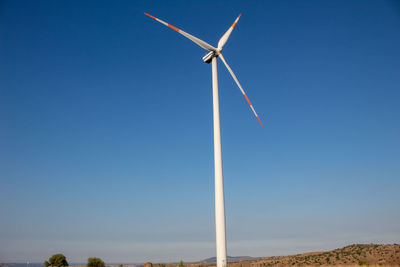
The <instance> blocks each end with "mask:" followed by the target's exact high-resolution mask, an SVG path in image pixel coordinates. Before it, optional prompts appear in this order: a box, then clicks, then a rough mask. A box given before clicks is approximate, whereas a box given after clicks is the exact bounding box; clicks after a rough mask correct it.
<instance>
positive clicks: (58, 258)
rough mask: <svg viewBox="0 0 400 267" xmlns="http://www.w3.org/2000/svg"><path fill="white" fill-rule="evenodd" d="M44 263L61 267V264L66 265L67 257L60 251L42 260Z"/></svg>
mask: <svg viewBox="0 0 400 267" xmlns="http://www.w3.org/2000/svg"><path fill="white" fill-rule="evenodd" d="M44 265H45V266H46V267H49V266H55V267H61V266H68V262H67V259H66V258H65V256H64V255H63V254H61V253H59V254H54V255H53V256H51V257H50V259H49V260H48V261H45V262H44Z"/></svg>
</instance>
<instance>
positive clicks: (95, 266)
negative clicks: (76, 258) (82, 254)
mask: <svg viewBox="0 0 400 267" xmlns="http://www.w3.org/2000/svg"><path fill="white" fill-rule="evenodd" d="M104 266H105V264H104V261H102V260H101V259H99V258H89V259H88V263H87V267H104Z"/></svg>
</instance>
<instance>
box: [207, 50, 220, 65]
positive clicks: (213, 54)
mask: <svg viewBox="0 0 400 267" xmlns="http://www.w3.org/2000/svg"><path fill="white" fill-rule="evenodd" d="M221 50H222V48H221V49H217V50H216V51H210V52H209V53H207V54H206V55H205V56H204V57H203V61H204V63H207V64H210V63H211V61H212V59H213V57H218V56H219V55H220V54H221Z"/></svg>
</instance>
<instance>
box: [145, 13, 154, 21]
mask: <svg viewBox="0 0 400 267" xmlns="http://www.w3.org/2000/svg"><path fill="white" fill-rule="evenodd" d="M143 13H144V14H145V15H146V16H149V17H150V18H152V19H155V20H156V19H157V18H156V17H153V16H152V15H150V14H147V13H146V12H143Z"/></svg>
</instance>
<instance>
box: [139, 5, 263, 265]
mask: <svg viewBox="0 0 400 267" xmlns="http://www.w3.org/2000/svg"><path fill="white" fill-rule="evenodd" d="M144 14H145V15H146V16H149V17H150V18H152V19H155V20H156V21H158V22H160V23H162V24H164V25H165V26H167V27H170V28H171V29H173V30H175V31H177V32H178V33H180V34H182V35H183V36H185V37H186V38H188V39H190V40H192V41H193V42H194V43H196V44H197V45H199V46H200V47H202V48H204V49H205V50H207V51H209V53H207V54H206V55H205V56H204V57H203V61H204V62H205V63H208V64H209V63H212V85H213V117H214V172H215V227H216V248H217V267H226V265H227V261H226V237H225V204H224V182H223V178H222V157H221V130H220V122H219V99H218V74H217V58H220V59H221V60H222V62H223V63H224V64H225V67H226V68H227V69H228V71H229V73H230V74H231V75H232V78H233V79H234V80H235V82H236V84H237V85H238V87H239V89H240V91H241V92H242V94H243V96H244V97H245V98H246V100H247V103H249V105H250V108H251V110H252V111H253V113H254V115H255V116H256V118H257V119H258V121H259V123H260V124H261V127H262V126H263V125H262V123H261V120H260V118H259V117H258V115H257V113H256V111H255V110H254V107H253V105H252V104H251V102H250V100H249V98H248V97H247V95H246V93H245V92H244V90H243V88H242V86H241V85H240V83H239V81H238V79H237V78H236V75H235V74H234V73H233V71H232V69H231V68H230V67H229V65H228V63H226V61H225V59H224V57H223V56H222V53H221V52H222V48H223V47H224V45H225V43H226V42H227V41H228V38H229V36H230V35H231V33H232V31H233V28H235V26H236V23H237V22H238V21H239V18H240V16H241V14H240V15H239V16H238V17H237V18H236V20H235V22H233V24H232V26H231V27H229V29H228V30H227V31H226V32H225V34H224V35H222V37H221V39H219V41H218V47H217V48H215V47H213V46H212V45H210V44H208V43H206V42H204V41H203V40H200V39H199V38H197V37H194V36H193V35H190V34H189V33H187V32H184V31H182V30H181V29H178V28H177V27H175V26H173V25H171V24H168V23H166V22H165V21H162V20H160V19H158V18H156V17H153V16H152V15H149V14H147V13H144Z"/></svg>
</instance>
